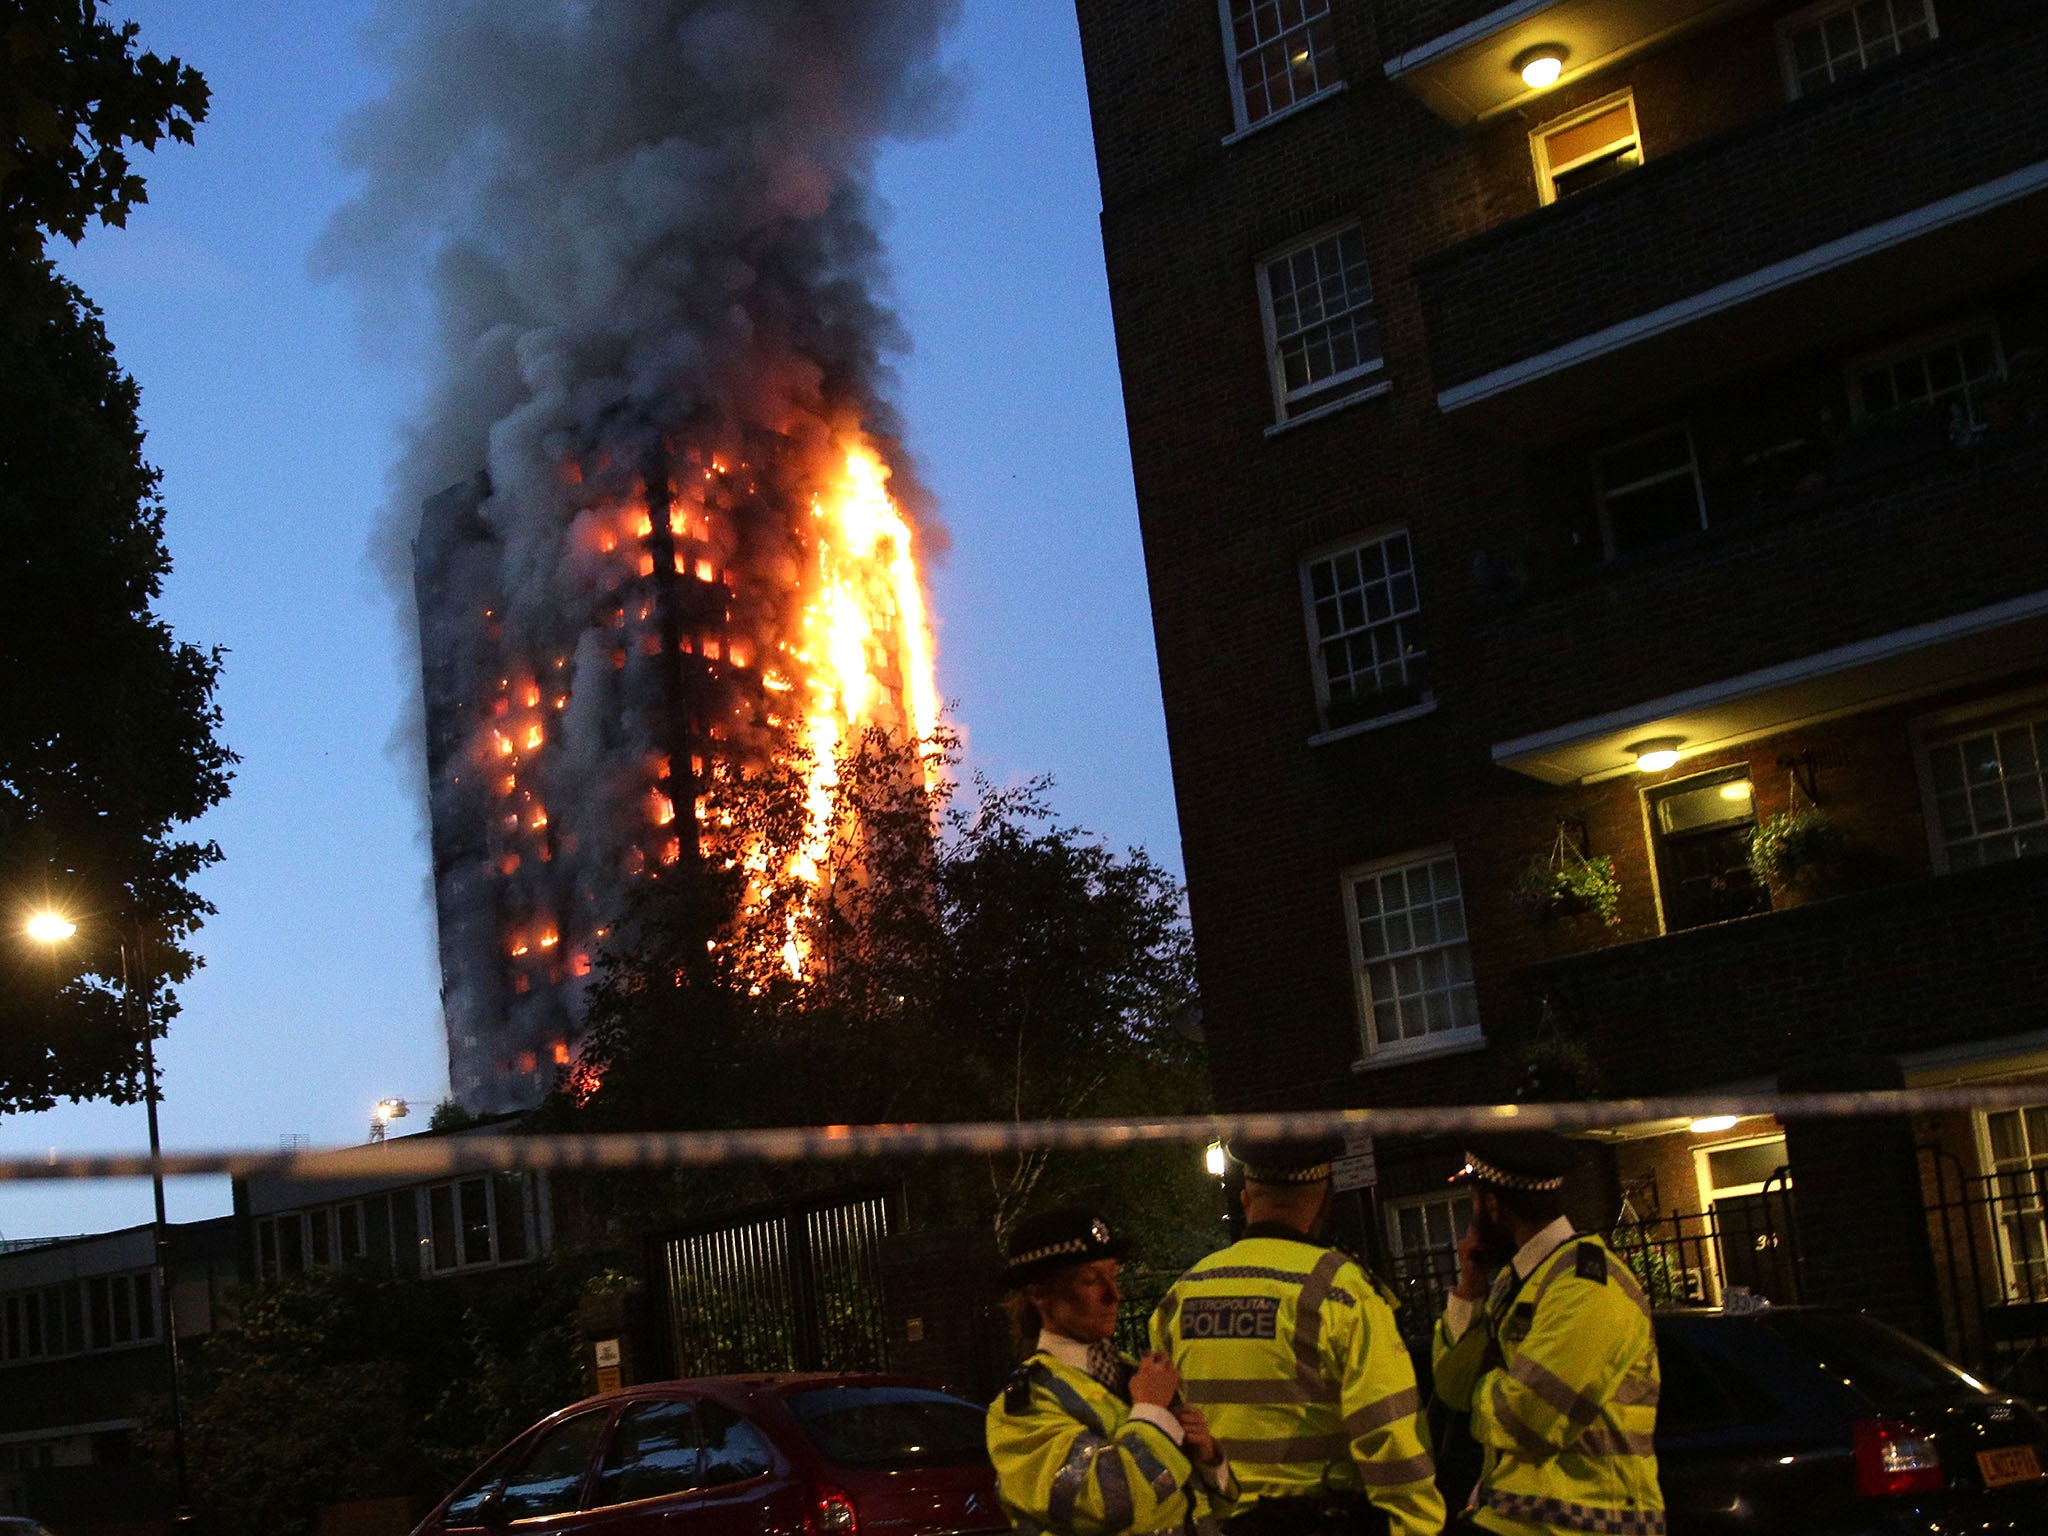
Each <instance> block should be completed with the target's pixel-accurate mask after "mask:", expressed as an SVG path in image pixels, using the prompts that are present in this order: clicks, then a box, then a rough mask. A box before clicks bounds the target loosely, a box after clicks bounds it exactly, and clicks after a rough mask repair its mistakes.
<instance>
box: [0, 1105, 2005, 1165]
mask: <svg viewBox="0 0 2048 1536" xmlns="http://www.w3.org/2000/svg"><path fill="white" fill-rule="evenodd" d="M2041 1093H2042V1089H2041V1085H2039V1084H2038V1083H2036V1084H2019V1085H2007V1086H2003V1087H2000V1086H1995V1085H1985V1086H1974V1087H1959V1088H1907V1089H1890V1090H1885V1091H1880V1092H1863V1093H1773V1094H1746V1095H1742V1096H1731V1095H1720V1096H1715V1097H1705V1096H1678V1097H1671V1098H1657V1099H1598V1100H1578V1101H1574V1102H1570V1103H1545V1104H1441V1105H1426V1106H1419V1107H1410V1108H1387V1109H1321V1110H1293V1111H1273V1112H1262V1113H1258V1114H1219V1115H1169V1116H1162V1117H1159V1118H1157V1119H1149V1120H1139V1119H1094V1120H1026V1121H1015V1122H1013V1121H1004V1120H995V1121H958V1122H947V1121H932V1122H926V1123H923V1124H907V1125H818V1126H788V1127H781V1128H776V1129H768V1130H746V1131H667V1132H649V1133H623V1134H622V1133H613V1134H606V1135H592V1136H560V1135H534V1136H519V1135H512V1136H507V1135H476V1134H452V1135H445V1136H433V1135H421V1136H404V1137H399V1138H396V1139H393V1140H387V1141H381V1142H368V1143H364V1144H363V1145H360V1146H351V1147H341V1148H335V1149H330V1150H325V1151H314V1150H311V1149H294V1150H291V1151H276V1152H257V1151H246V1152H166V1153H165V1154H164V1155H163V1159H162V1169H163V1172H164V1173H166V1174H168V1175H171V1176H173V1177H175V1176H178V1175H186V1174H216V1175H218V1174H229V1175H232V1176H234V1177H237V1178H246V1177H250V1176H253V1175H259V1174H264V1175H271V1176H275V1177H282V1178H291V1179H360V1178H370V1177H378V1176H390V1175H401V1176H420V1177H431V1176H433V1175H436V1174H451V1173H479V1172H486V1171H489V1170H493V1169H502V1170H508V1171H509V1170H512V1169H554V1170H561V1169H574V1170H584V1169H607V1168H608V1169H634V1168H706V1167H714V1166H718V1165H721V1164H728V1163H804V1162H846V1161H851V1160H854V1159H859V1158H869V1157H941V1156H956V1155H988V1154H995V1153H1004V1152H1036V1151H1064V1152H1082V1151H1115V1150H1118V1149H1122V1148H1130V1147H1146V1146H1162V1145H1176V1144H1178V1145H1188V1146H1204V1145H1207V1144H1208V1143H1209V1142H1212V1141H1225V1142H1229V1141H1265V1140H1273V1139H1279V1138H1283V1137H1295V1136H1328V1135H1345V1134H1349V1135H1359V1136H1373V1137H1384V1138H1387V1139H1390V1140H1391V1139H1397V1138H1403V1137H1410V1138H1412V1137H1420V1136H1456V1135H1462V1134H1468V1133H1470V1132H1473V1131H1493V1132H1499V1131H1515V1130H1524V1131H1536V1130H1552V1131H1591V1130H1602V1129H1614V1128H1616V1127H1622V1126H1641V1125H1645V1124H1654V1123H1660V1122H1686V1123H1688V1124H1689V1123H1690V1122H1692V1121H1694V1120H1703V1119H1709V1118H1718V1117H1722V1116H1731V1115H1732V1116H1734V1117H1736V1118H1737V1119H1745V1120H1746V1119H1751V1118H1755V1117H1759V1116H1765V1115H1771V1116H1776V1117H1777V1119H1778V1120H1780V1121H1781V1122H1782V1121H1799V1120H1839V1119H1849V1118H1855V1117H1869V1116H1878V1115H1908V1114H1945V1113H1953V1112H1956V1111H1962V1110H1972V1109H2020V1108H2028V1107H2033V1106H2037V1105H2039V1103H2040V1102H2041ZM154 1166H155V1160H153V1159H152V1158H150V1157H149V1155H148V1154H146V1153H143V1154H135V1153H106V1152H95V1153H77V1154H70V1155H60V1154H58V1153H57V1152H55V1151H54V1150H53V1151H51V1152H50V1153H48V1154H47V1155H46V1156H43V1157H9V1158H0V1182H9V1181H26V1180H40V1179H120V1178H142V1177H147V1176H148V1175H149V1174H150V1173H151V1172H152V1171H153V1168H154Z"/></svg>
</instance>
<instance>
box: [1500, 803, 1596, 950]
mask: <svg viewBox="0 0 2048 1536" xmlns="http://www.w3.org/2000/svg"><path fill="white" fill-rule="evenodd" d="M1514 901H1515V905H1516V906H1517V907H1518V908H1519V909H1520V910H1521V912H1522V915H1523V916H1525V917H1527V918H1528V919H1529V920H1530V921H1531V922H1533V923H1548V922H1554V921H1558V920H1560V919H1568V918H1580V917H1597V918H1599V919H1600V921H1601V922H1603V923H1605V924H1606V925H1607V926H1608V927H1609V928H1619V927H1620V926H1621V880H1620V878H1619V877H1618V876H1617V875H1616V874H1615V872H1614V860H1613V859H1611V858H1609V857H1608V856H1607V855H1606V854H1604V853H1603V854H1599V855H1596V856H1594V857H1592V858H1588V857H1587V856H1586V855H1585V854H1584V853H1582V852H1580V851H1579V847H1578V844H1577V843H1576V842H1574V841H1573V840H1572V838H1571V837H1570V836H1569V835H1568V834H1567V833H1566V831H1565V829H1564V828H1563V827H1562V826H1560V827H1559V828H1558V829H1557V841H1556V842H1555V843H1554V844H1552V846H1551V849H1550V852H1549V853H1547V854H1539V855H1538V856H1537V857H1536V858H1534V859H1531V860H1530V861H1529V863H1528V865H1527V867H1526V868H1524V869H1523V871H1522V873H1521V876H1520V878H1519V879H1517V880H1516V881H1515V891H1514Z"/></svg>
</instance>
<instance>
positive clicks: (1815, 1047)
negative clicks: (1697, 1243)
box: [1498, 859, 2048, 1097]
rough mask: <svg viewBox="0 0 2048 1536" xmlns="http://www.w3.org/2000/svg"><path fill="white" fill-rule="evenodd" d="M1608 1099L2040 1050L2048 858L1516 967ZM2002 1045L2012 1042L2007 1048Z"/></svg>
mask: <svg viewBox="0 0 2048 1536" xmlns="http://www.w3.org/2000/svg"><path fill="white" fill-rule="evenodd" d="M1515 984H1516V987H1517V990H1519V991H1520V992H1521V993H1522V994H1523V996H1522V1003H1521V1006H1520V1007H1519V1008H1518V1009H1517V1012H1518V1014H1519V1015H1520V1018H1521V1030H1520V1032H1517V1031H1515V1030H1513V1029H1511V1028H1507V1027H1503V1028H1502V1029H1501V1030H1500V1031H1499V1035H1498V1040H1499V1043H1500V1044H1502V1045H1504V1046H1505V1047H1507V1048H1508V1049H1509V1050H1513V1049H1514V1048H1515V1047H1516V1045H1517V1044H1518V1043H1519V1041H1520V1040H1521V1039H1525V1038H1527V1036H1528V1035H1529V1034H1532V1033H1533V1031H1534V1021H1535V1020H1536V1018H1537V1017H1538V1015H1539V1012H1540V1008H1541V1000H1542V999H1544V998H1547V999H1548V1000H1549V1003H1550V1009H1551V1014H1552V1018H1553V1020H1554V1021H1555V1023H1556V1026H1557V1027H1558V1028H1560V1029H1561V1030H1562V1031H1563V1032H1564V1034H1565V1036H1566V1037H1567V1038H1570V1039H1575V1040H1577V1041H1580V1042H1583V1044H1584V1045H1585V1046H1586V1048H1587V1050H1588V1052H1589V1053H1590V1055H1591V1057H1592V1059H1593V1061H1594V1063H1595V1065H1596V1069H1597V1071H1598V1073H1599V1075H1600V1084H1601V1090H1602V1092H1603V1093H1605V1094H1606V1095H1608V1096H1610V1097H1626V1096H1637V1095H1642V1096H1654V1095H1663V1094H1675V1093H1680V1092H1685V1091H1696V1090H1698V1089H1700V1088H1702V1087H1706V1086H1709V1085H1718V1084H1742V1083H1748V1082H1756V1081H1762V1082H1772V1081H1775V1080H1776V1078H1777V1077H1778V1075H1779V1074H1780V1073H1782V1072H1785V1071H1788V1070H1791V1069H1794V1068H1798V1067H1801V1066H1807V1065H1813V1064H1817V1063H1824V1062H1827V1061H1830V1060H1835V1059H1840V1058H1843V1057H1850V1056H1900V1057H1905V1058H1908V1066H1909V1068H1910V1067H1911V1065H1912V1062H1911V1059H1910V1058H1912V1057H1914V1056H1916V1055H1920V1054H1929V1055H1932V1054H1934V1053H1937V1052H1939V1053H1943V1054H1951V1055H1958V1054H1961V1055H1966V1054H1973V1050H1972V1048H1974V1054H1981V1055H1984V1056H1987V1057H1995V1056H1997V1055H2001V1054H2004V1053H2005V1051H2007V1050H2009V1051H2010V1052H2012V1053H2015V1054H2016V1053H2018V1052H2020V1051H2022V1050H2027V1051H2039V1050H2040V1049H2042V1047H2043V1044H2044V1039H2043V1036H2044V1032H2048V1012H2044V1010H2043V1004H2042V997H2043V992H2044V989H2048V859H2034V860H2027V861H2022V862H2019V863H2015V864H2001V865H1996V866H1993V867H1991V868H1987V869H1979V870H1972V871H1969V872H1967V873H1963V874H1953V875H1942V876H1937V877H1935V878H1933V879H1923V880H1914V881H1910V882H1906V883H1904V884H1899V885H1892V886H1887V887H1884V888H1882V889H1879V890H1874V891H1866V892H1863V893H1860V894H1858V895H1853V896H1840V897H1836V898H1835V899H1833V900H1831V901H1820V902H1815V903H1813V904H1811V905H1808V906H1804V907H1795V908H1792V909H1791V910H1789V911H1784V912H1768V913H1764V914H1762V915H1760V916H1757V917H1748V918H1742V919H1739V920H1737V921H1735V922H1730V923H1719V924H1715V925H1714V926H1712V927H1707V928H1694V929H1690V930H1688V931H1687V932H1684V933H1676V934H1671V935H1668V936H1667V937H1664V938H1660V939H1649V940H1645V941H1643V942H1641V943H1636V944H1622V945H1617V946H1615V947H1614V948H1611V949H1604V950H1597V951H1595V952H1593V953H1591V954H1586V955H1579V956H1575V957H1573V958H1571V959H1566V960H1555V961H1549V962H1546V963H1545V964H1542V965H1537V966H1531V967H1529V968H1528V969H1526V970H1524V971H1522V972H1520V973H1518V975H1517V976H1516V977H1515ZM2001 1042H2003V1043H2004V1044H2003V1046H2001Z"/></svg>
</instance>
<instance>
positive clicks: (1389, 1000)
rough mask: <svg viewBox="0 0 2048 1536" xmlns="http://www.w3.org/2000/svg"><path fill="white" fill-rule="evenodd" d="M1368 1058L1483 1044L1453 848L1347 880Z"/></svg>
mask: <svg viewBox="0 0 2048 1536" xmlns="http://www.w3.org/2000/svg"><path fill="white" fill-rule="evenodd" d="M1344 900H1345V907H1346V912H1345V916H1346V917H1347V918H1348V920H1349V922H1350V927H1351V961H1352V969H1353V971H1354V973H1355V974H1356V977H1357V983H1358V1010H1359V1019H1360V1033H1361V1037H1362V1040H1361V1043H1362V1044H1363V1046H1364V1055H1365V1056H1366V1057H1369V1058H1370V1057H1387V1056H1393V1055H1406V1054H1414V1053H1415V1052H1417V1051H1420V1050H1429V1049H1433V1048H1436V1047H1440V1046H1444V1045H1449V1044H1453V1043H1462V1042H1464V1041H1467V1040H1476V1039H1478V1038H1479V1009H1478V1005H1477V1003H1476V1002H1475V1001H1474V997H1473V990H1472V955H1471V951H1470V950H1469V949H1468V948H1467V946H1466V943H1465V901H1464V896H1463V893H1462V891H1461V890H1460V888H1459V885H1458V861H1457V858H1456V857H1455V856H1454V855H1453V854H1452V853H1451V851H1450V850H1449V849H1448V848H1445V849H1440V850H1437V851H1435V852H1431V853H1426V854H1419V855H1418V854H1404V855H1402V856H1401V857H1400V858H1398V859H1390V860H1387V861H1385V862H1383V863H1378V864H1369V865H1366V866H1365V867H1363V868H1361V869H1355V870H1351V871H1348V872H1347V873H1346V874H1345V876H1344Z"/></svg>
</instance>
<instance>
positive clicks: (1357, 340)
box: [1259, 224, 1384, 422]
mask: <svg viewBox="0 0 2048 1536" xmlns="http://www.w3.org/2000/svg"><path fill="white" fill-rule="evenodd" d="M1259 297H1260V301H1261V303H1262V305H1263V306H1264V311H1265V322H1266V351H1267V356H1268V359H1269V362H1270V364H1271V368H1272V374H1273V408H1274V413H1275V416H1276V418H1277V419H1278V420H1280V421H1283V422H1284V421H1287V420H1289V419H1291V418H1294V417H1297V416H1301V415H1303V414H1305V413H1306V412H1309V411H1313V410H1315V409H1317V408H1319V407H1322V406H1327V405H1330V404H1333V403H1335V402H1336V401H1339V400H1348V399H1350V398H1352V397H1353V396H1356V395H1359V394H1362V393H1364V392H1365V391H1367V390H1370V389H1372V388H1373V386H1374V385H1375V383H1381V384H1382V387H1384V385H1383V381H1379V380H1377V379H1376V377H1375V376H1376V375H1377V374H1378V373H1379V372H1380V363H1381V359H1380V327H1379V321H1378V320H1376V319H1374V318H1373V312H1372V274H1371V273H1370V272H1368V271H1367V270H1366V265H1365V231H1364V229H1363V228H1362V227H1361V226H1360V225H1357V224H1352V225H1349V226H1347V227H1346V228H1343V229H1340V230H1337V231H1335V232H1333V233H1330V234H1325V235H1320V236H1317V237H1316V238H1314V239H1312V240H1310V241H1308V242H1306V243H1304V244H1302V245H1297V246H1294V247H1293V248H1291V249H1289V250H1286V251H1282V252H1281V253H1280V254H1279V255H1277V256H1274V257H1272V258H1271V259H1270V260H1267V261H1264V262H1261V263H1260V264H1259Z"/></svg>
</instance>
